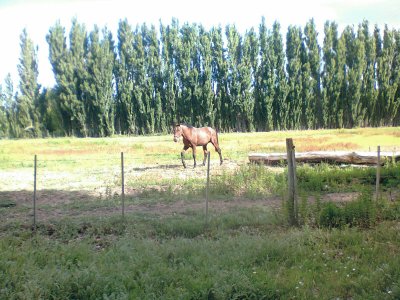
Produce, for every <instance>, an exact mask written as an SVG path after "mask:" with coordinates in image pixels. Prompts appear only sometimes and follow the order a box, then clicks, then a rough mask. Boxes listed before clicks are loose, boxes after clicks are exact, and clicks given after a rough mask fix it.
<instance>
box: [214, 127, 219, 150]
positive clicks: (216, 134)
mask: <svg viewBox="0 0 400 300" xmlns="http://www.w3.org/2000/svg"><path fill="white" fill-rule="evenodd" d="M215 136H216V137H217V143H218V146H219V141H218V128H217V127H215Z"/></svg>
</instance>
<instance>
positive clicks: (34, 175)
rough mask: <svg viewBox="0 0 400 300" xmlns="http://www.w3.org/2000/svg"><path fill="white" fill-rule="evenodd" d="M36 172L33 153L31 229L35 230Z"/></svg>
mask: <svg viewBox="0 0 400 300" xmlns="http://www.w3.org/2000/svg"><path fill="white" fill-rule="evenodd" d="M36 174H37V156H36V154H35V158H34V164H33V230H34V231H36Z"/></svg>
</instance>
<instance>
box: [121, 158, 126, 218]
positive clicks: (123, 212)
mask: <svg viewBox="0 0 400 300" xmlns="http://www.w3.org/2000/svg"><path fill="white" fill-rule="evenodd" d="M121 183H122V187H121V188H122V190H121V197H122V199H121V200H122V218H124V217H125V178H124V152H121Z"/></svg>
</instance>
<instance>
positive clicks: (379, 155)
mask: <svg viewBox="0 0 400 300" xmlns="http://www.w3.org/2000/svg"><path fill="white" fill-rule="evenodd" d="M380 181H381V146H378V159H377V162H376V187H375V199H376V200H378V199H379V183H380Z"/></svg>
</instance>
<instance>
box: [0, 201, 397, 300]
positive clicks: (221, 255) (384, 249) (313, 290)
mask: <svg viewBox="0 0 400 300" xmlns="http://www.w3.org/2000/svg"><path fill="white" fill-rule="evenodd" d="M284 223H285V222H284V221H283V220H282V219H280V217H279V216H277V215H274V214H271V213H270V212H268V211H265V210H264V211H263V210H256V209H249V210H246V209H245V210H243V209H241V210H238V211H232V212H229V213H223V214H215V215H213V216H212V219H211V221H210V222H209V224H208V226H205V224H204V218H203V215H202V214H197V213H194V214H191V215H189V216H181V217H178V218H176V217H169V218H162V219H160V218H158V217H152V216H149V215H131V216H129V217H128V218H127V219H126V220H125V222H122V221H121V220H120V219H115V218H106V219H102V220H98V219H89V220H85V221H83V220H81V221H74V220H63V221H59V222H55V223H51V224H47V225H43V226H40V227H39V228H38V233H37V234H36V235H33V236H32V235H31V233H29V232H28V231H27V230H25V229H23V228H21V227H18V226H15V227H14V228H7V231H4V230H5V229H4V228H2V230H1V235H2V238H1V240H0V251H1V253H2V256H1V257H0V268H1V272H0V278H1V280H0V297H1V298H5V299H13V298H25V297H29V298H30V299H43V298H45V299H71V298H73V299H99V298H107V299H110V298H111V299H189V298H190V299H204V298H211V299H238V298H239V299H243V298H244V299H290V298H300V299H336V298H340V299H345V298H352V299H366V298H368V299H396V298H398V297H400V273H399V271H398V265H399V263H400V258H399V257H398V255H397V253H398V250H399V248H400V236H399V231H398V226H399V223H398V222H383V223H380V224H379V225H377V226H376V227H374V228H372V229H368V230H360V229H358V228H345V229H341V230H337V229H336V230H326V229H315V228H309V227H305V228H302V229H296V228H292V229H291V228H286V226H285V225H284Z"/></svg>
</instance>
